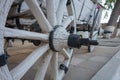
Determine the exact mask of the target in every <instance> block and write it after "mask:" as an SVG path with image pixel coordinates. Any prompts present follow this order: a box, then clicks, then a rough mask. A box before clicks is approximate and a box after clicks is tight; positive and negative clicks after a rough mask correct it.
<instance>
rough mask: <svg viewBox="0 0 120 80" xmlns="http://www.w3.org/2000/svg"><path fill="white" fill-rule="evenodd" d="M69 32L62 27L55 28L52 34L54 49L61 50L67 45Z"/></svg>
mask: <svg viewBox="0 0 120 80" xmlns="http://www.w3.org/2000/svg"><path fill="white" fill-rule="evenodd" d="M68 36H69V33H68V32H67V31H66V29H65V28H64V27H59V28H57V29H56V31H55V32H54V35H53V45H54V47H55V49H56V50H58V51H61V50H62V49H63V48H64V47H67V40H68Z"/></svg>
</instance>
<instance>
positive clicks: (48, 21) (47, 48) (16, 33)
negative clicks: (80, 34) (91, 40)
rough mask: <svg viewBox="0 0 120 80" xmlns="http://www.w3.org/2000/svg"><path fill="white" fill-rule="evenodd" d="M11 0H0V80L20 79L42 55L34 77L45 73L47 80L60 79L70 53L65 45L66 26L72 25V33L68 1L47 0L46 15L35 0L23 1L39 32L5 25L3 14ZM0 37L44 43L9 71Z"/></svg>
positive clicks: (70, 3) (39, 79)
mask: <svg viewBox="0 0 120 80" xmlns="http://www.w3.org/2000/svg"><path fill="white" fill-rule="evenodd" d="M13 1H14V0H5V1H2V2H1V1H0V13H2V14H0V19H1V21H0V23H1V24H0V40H1V42H0V54H1V56H0V79H1V80H20V79H21V78H22V77H23V76H24V75H25V73H26V72H27V71H28V70H29V69H30V67H31V66H32V65H33V64H34V63H35V62H36V61H37V60H38V59H39V58H40V57H42V56H43V55H44V56H45V58H43V59H42V60H41V61H42V63H41V65H40V66H39V70H38V71H37V73H36V76H35V80H44V79H46V78H45V76H46V73H48V75H49V76H50V77H49V80H61V79H62V77H63V76H64V74H65V73H66V72H67V70H68V67H69V64H70V61H71V58H72V54H73V49H72V48H69V47H68V44H69V45H71V44H70V43H69V42H68V38H69V35H70V33H69V31H68V32H67V30H66V28H67V27H71V26H74V28H75V29H74V30H73V31H70V32H73V33H75V32H76V24H75V19H74V8H73V6H72V3H73V2H72V0H71V1H70V0H47V1H46V4H47V6H46V10H47V18H46V16H45V15H44V13H43V11H42V10H41V8H40V7H39V5H38V2H37V1H36V0H25V1H26V3H27V5H28V6H29V8H30V10H31V11H32V13H33V15H34V17H35V18H36V20H37V22H38V24H39V25H40V26H41V29H42V32H43V33H36V32H30V31H24V30H16V29H11V28H6V27H5V23H6V18H7V14H8V12H9V9H10V6H11V5H12V3H13ZM56 1H57V4H56ZM65 10H66V11H65ZM64 13H65V14H64ZM73 33H72V34H73ZM4 37H12V38H22V39H33V40H41V41H42V42H43V44H44V45H42V46H40V47H39V48H38V49H36V50H35V51H33V52H32V53H31V54H30V55H29V56H28V57H27V58H25V60H23V61H22V62H21V63H20V64H19V65H17V66H16V67H15V68H13V69H12V70H11V71H9V70H8V67H7V65H6V59H5V54H3V53H4V50H3V46H4ZM46 52H47V53H46ZM61 55H62V57H63V59H62V60H61V61H60V60H59V56H61ZM48 68H50V70H52V74H51V73H49V72H48V71H49V69H48Z"/></svg>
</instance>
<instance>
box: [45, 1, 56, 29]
mask: <svg viewBox="0 0 120 80" xmlns="http://www.w3.org/2000/svg"><path fill="white" fill-rule="evenodd" d="M46 7H47V13H48V14H47V19H48V21H49V22H50V24H51V25H52V27H54V26H55V25H57V19H56V9H55V8H56V4H55V0H46Z"/></svg>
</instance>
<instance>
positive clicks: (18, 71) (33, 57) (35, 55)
mask: <svg viewBox="0 0 120 80" xmlns="http://www.w3.org/2000/svg"><path fill="white" fill-rule="evenodd" d="M48 49H49V45H48V44H46V45H44V46H41V47H40V48H38V49H36V50H35V51H33V52H32V53H31V54H30V55H29V56H28V57H27V58H25V60H23V61H22V62H21V63H20V64H19V65H18V66H16V67H15V68H14V69H12V70H11V71H10V72H11V74H12V76H13V78H14V80H20V79H21V78H22V77H23V76H24V74H25V73H26V72H27V71H28V70H29V69H30V68H31V66H32V65H33V64H34V63H35V62H36V61H37V60H38V59H39V58H40V57H41V56H42V55H43V54H44V53H45V52H46V51H47V50H48Z"/></svg>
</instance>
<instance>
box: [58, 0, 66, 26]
mask: <svg viewBox="0 0 120 80" xmlns="http://www.w3.org/2000/svg"><path fill="white" fill-rule="evenodd" d="M66 3H67V0H60V3H59V6H58V9H57V22H58V25H61V24H62V19H63V14H64V11H65V9H66Z"/></svg>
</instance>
